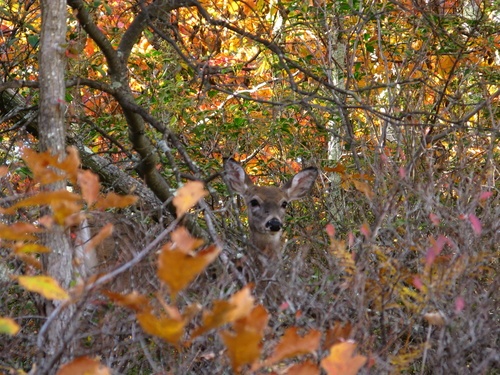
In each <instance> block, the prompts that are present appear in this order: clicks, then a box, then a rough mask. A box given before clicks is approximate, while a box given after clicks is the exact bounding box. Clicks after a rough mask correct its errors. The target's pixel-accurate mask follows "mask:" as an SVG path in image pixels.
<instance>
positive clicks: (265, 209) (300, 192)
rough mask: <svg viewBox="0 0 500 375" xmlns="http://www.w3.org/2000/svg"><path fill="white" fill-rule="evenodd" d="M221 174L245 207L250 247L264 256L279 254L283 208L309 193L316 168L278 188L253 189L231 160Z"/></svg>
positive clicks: (301, 172) (243, 172)
mask: <svg viewBox="0 0 500 375" xmlns="http://www.w3.org/2000/svg"><path fill="white" fill-rule="evenodd" d="M224 170H225V172H226V182H227V184H228V186H229V187H230V188H231V189H232V190H234V191H235V192H236V193H238V194H240V195H241V196H242V197H243V199H244V200H245V203H246V205H247V208H248V224H249V226H250V240H251V242H252V244H253V245H254V246H255V247H257V248H258V249H259V250H261V251H263V252H264V253H266V254H267V255H271V256H272V255H276V254H278V253H279V251H280V250H281V247H282V244H281V234H282V233H283V218H284V217H285V211H286V206H287V205H288V203H289V202H290V201H293V200H296V199H300V198H303V197H305V196H306V195H307V194H308V193H309V191H310V190H311V188H312V186H313V184H314V181H315V180H316V177H318V170H317V168H315V167H309V168H306V169H303V170H302V171H300V172H299V173H297V174H296V175H295V176H293V178H292V179H291V180H290V181H288V182H287V183H286V184H284V185H283V186H281V187H278V186H257V185H254V184H253V182H252V180H251V179H250V177H248V175H247V174H246V173H245V171H244V170H243V168H242V167H241V165H240V164H238V162H236V161H235V160H234V159H228V160H226V162H225V164H224Z"/></svg>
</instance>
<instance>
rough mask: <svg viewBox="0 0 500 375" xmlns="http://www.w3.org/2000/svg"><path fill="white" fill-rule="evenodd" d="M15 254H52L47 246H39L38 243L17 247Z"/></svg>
mask: <svg viewBox="0 0 500 375" xmlns="http://www.w3.org/2000/svg"><path fill="white" fill-rule="evenodd" d="M14 253H15V254H19V253H38V254H41V253H50V249H49V248H48V247H47V246H43V245H39V244H36V243H23V244H19V245H16V246H15V247H14Z"/></svg>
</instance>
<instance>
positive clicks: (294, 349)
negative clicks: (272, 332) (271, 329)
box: [265, 327, 321, 366]
mask: <svg viewBox="0 0 500 375" xmlns="http://www.w3.org/2000/svg"><path fill="white" fill-rule="evenodd" d="M297 331H298V328H297V327H290V328H288V329H287V330H286V331H285V334H284V335H283V337H282V338H281V341H280V342H279V344H278V345H276V348H274V353H273V355H272V356H271V357H269V358H268V359H267V360H266V362H265V363H266V365H267V366H269V365H272V364H274V363H277V362H280V361H282V360H283V359H285V358H292V357H295V356H298V355H301V354H308V353H314V352H315V351H316V350H317V349H318V347H319V342H320V340H321V332H319V331H316V330H314V329H313V330H311V331H310V332H309V333H308V334H306V335H304V337H301V336H299V334H298V333H297Z"/></svg>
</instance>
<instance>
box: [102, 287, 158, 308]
mask: <svg viewBox="0 0 500 375" xmlns="http://www.w3.org/2000/svg"><path fill="white" fill-rule="evenodd" d="M103 293H104V294H105V295H106V296H107V297H108V298H109V299H110V300H112V301H113V302H116V303H117V304H118V305H120V306H123V307H128V308H129V309H132V310H134V311H136V312H140V311H145V310H150V309H151V308H150V305H149V300H148V299H147V298H146V297H145V296H144V295H142V294H140V293H137V292H136V291H135V290H134V291H133V292H132V293H129V294H120V293H115V292H111V291H109V290H106V291H104V292H103Z"/></svg>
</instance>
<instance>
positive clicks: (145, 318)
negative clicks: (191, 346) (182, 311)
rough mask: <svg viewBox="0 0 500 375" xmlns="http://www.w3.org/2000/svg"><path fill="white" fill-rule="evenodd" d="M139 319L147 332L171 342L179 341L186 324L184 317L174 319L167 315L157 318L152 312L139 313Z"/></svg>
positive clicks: (176, 342)
mask: <svg viewBox="0 0 500 375" xmlns="http://www.w3.org/2000/svg"><path fill="white" fill-rule="evenodd" d="M137 320H138V321H139V324H140V325H141V327H142V329H143V330H144V331H145V332H146V333H149V334H150V335H153V336H157V337H160V338H162V339H163V340H165V341H167V342H169V343H171V344H178V343H179V341H180V339H181V338H182V335H183V334H184V326H185V325H186V322H185V320H184V319H173V318H170V317H167V316H161V317H159V318H157V317H156V316H154V315H153V314H152V313H150V312H140V313H138V314H137Z"/></svg>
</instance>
